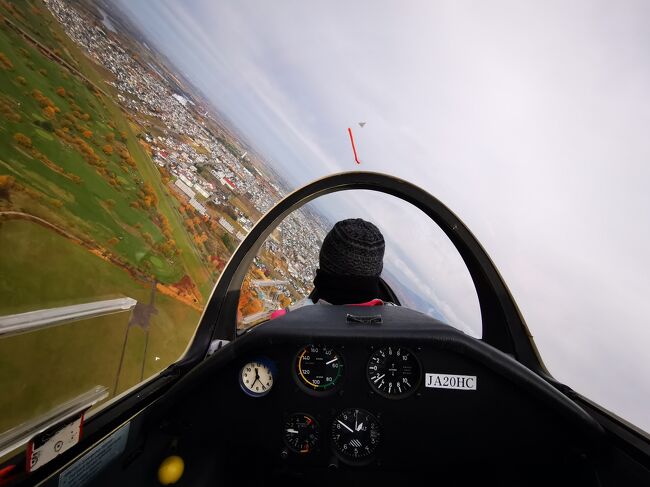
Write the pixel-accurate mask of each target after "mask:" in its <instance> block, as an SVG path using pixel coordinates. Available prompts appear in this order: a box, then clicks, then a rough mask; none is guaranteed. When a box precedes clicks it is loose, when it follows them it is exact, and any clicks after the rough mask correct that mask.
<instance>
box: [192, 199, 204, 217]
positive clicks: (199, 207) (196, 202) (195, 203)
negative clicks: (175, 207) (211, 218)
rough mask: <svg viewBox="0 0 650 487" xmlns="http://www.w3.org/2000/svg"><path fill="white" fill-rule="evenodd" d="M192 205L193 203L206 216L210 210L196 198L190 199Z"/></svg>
mask: <svg viewBox="0 0 650 487" xmlns="http://www.w3.org/2000/svg"><path fill="white" fill-rule="evenodd" d="M190 205H192V206H193V207H194V209H195V210H196V211H198V212H199V213H200V214H201V216H205V215H207V214H208V210H207V209H206V208H205V206H203V205H202V204H201V203H199V202H198V201H196V200H195V199H194V198H192V199H191V200H190Z"/></svg>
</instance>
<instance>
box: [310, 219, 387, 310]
mask: <svg viewBox="0 0 650 487" xmlns="http://www.w3.org/2000/svg"><path fill="white" fill-rule="evenodd" d="M384 249H385V243H384V237H383V236H382V234H381V232H380V231H379V229H378V228H377V227H376V226H375V225H373V224H372V223H370V222H367V221H365V220H362V219H360V218H351V219H348V220H341V221H340V222H338V223H337V224H336V225H334V227H333V228H332V229H331V230H330V231H329V233H328V234H327V236H326V237H325V240H323V245H322V246H321V250H320V256H319V267H320V268H319V269H318V271H317V273H316V279H314V285H315V286H316V291H317V294H318V297H319V298H320V299H324V300H325V301H328V302H330V303H332V304H354V303H359V302H365V301H369V300H371V299H374V298H377V297H379V288H378V286H379V275H380V274H381V271H382V269H383V267H384V261H383V259H384Z"/></svg>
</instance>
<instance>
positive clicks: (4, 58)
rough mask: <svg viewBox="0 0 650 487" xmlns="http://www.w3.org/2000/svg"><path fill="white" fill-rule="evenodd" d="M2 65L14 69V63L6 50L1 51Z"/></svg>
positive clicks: (0, 61) (0, 63) (0, 59)
mask: <svg viewBox="0 0 650 487" xmlns="http://www.w3.org/2000/svg"><path fill="white" fill-rule="evenodd" d="M0 66H2V67H3V68H4V69H8V70H9V71H11V70H13V69H14V63H12V62H11V59H9V58H8V57H7V55H6V54H5V53H4V52H0Z"/></svg>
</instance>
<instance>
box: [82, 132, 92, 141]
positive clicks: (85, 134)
mask: <svg viewBox="0 0 650 487" xmlns="http://www.w3.org/2000/svg"><path fill="white" fill-rule="evenodd" d="M81 135H83V136H84V137H85V138H86V139H90V138H91V137H92V136H93V133H92V132H91V131H90V130H84V131H83V133H82V134H81Z"/></svg>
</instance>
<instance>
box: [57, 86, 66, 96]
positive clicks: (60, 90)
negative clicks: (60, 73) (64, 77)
mask: <svg viewBox="0 0 650 487" xmlns="http://www.w3.org/2000/svg"><path fill="white" fill-rule="evenodd" d="M56 94H57V95H59V96H63V97H65V95H66V93H65V88H64V87H63V86H59V87H58V88H57V89H56Z"/></svg>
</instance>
